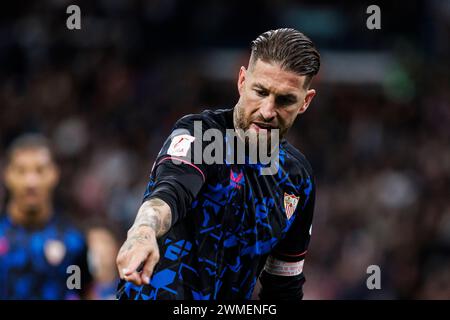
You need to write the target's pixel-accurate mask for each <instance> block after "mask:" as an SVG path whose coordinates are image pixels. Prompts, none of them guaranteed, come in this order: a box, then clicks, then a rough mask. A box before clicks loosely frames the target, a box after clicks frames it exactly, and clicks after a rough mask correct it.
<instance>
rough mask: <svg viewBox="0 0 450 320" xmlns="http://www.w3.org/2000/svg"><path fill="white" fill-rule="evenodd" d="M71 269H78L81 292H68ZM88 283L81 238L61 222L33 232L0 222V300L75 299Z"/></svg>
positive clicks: (84, 248)
mask: <svg viewBox="0 0 450 320" xmlns="http://www.w3.org/2000/svg"><path fill="white" fill-rule="evenodd" d="M70 265H77V266H79V267H80V271H81V274H80V275H81V279H80V281H81V289H80V290H78V289H68V288H67V279H68V277H69V276H70V275H71V274H74V272H73V271H71V270H69V273H67V271H68V270H67V267H68V266H70ZM89 280H90V274H89V271H88V269H87V261H86V243H85V240H84V237H83V236H82V234H81V233H80V232H79V231H77V230H76V229H75V228H73V227H71V226H69V225H67V224H66V223H64V222H63V221H62V219H58V218H52V219H51V221H50V222H49V223H48V224H47V225H46V226H45V227H43V228H41V229H33V230H31V229H26V228H24V227H21V226H18V225H15V224H14V223H13V222H12V221H11V220H10V218H9V217H8V216H7V215H5V216H3V217H2V218H1V219H0V299H52V300H62V299H78V298H80V292H81V290H83V289H86V284H87V282H88V281H89ZM69 282H70V281H69ZM72 283H73V284H75V280H74V282H72Z"/></svg>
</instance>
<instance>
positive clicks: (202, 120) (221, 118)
mask: <svg viewBox="0 0 450 320" xmlns="http://www.w3.org/2000/svg"><path fill="white" fill-rule="evenodd" d="M232 114H233V109H217V110H212V109H205V110H204V111H202V112H200V113H192V114H188V115H185V116H184V117H182V118H180V119H179V120H178V121H177V122H176V123H175V126H174V129H177V128H193V127H194V125H195V123H196V122H198V124H201V128H202V130H206V129H210V128H216V129H224V128H226V127H227V126H228V125H229V122H230V118H231V120H232Z"/></svg>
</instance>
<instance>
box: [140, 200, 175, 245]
mask: <svg viewBox="0 0 450 320" xmlns="http://www.w3.org/2000/svg"><path fill="white" fill-rule="evenodd" d="M171 223H172V213H171V212H170V207H169V206H168V205H167V204H166V203H165V202H164V201H162V200H160V199H157V198H154V199H150V200H148V201H146V202H144V204H143V205H142V206H141V208H140V209H139V212H138V214H137V216H136V220H135V221H134V226H135V227H139V226H148V227H150V228H152V229H153V230H154V231H155V234H156V237H160V236H162V235H164V234H165V233H166V232H167V231H168V230H169V229H170V225H171Z"/></svg>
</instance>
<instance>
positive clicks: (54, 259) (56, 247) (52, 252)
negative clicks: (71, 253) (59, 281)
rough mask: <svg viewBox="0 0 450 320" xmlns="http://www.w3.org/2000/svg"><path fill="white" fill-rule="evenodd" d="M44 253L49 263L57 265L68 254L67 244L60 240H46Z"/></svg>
mask: <svg viewBox="0 0 450 320" xmlns="http://www.w3.org/2000/svg"><path fill="white" fill-rule="evenodd" d="M44 253H45V257H46V258H47V261H48V263H50V264H51V265H52V266H57V265H59V264H60V263H61V262H62V260H63V259H64V256H65V255H66V246H65V245H64V243H62V242H61V241H59V240H48V241H47V242H45V246H44Z"/></svg>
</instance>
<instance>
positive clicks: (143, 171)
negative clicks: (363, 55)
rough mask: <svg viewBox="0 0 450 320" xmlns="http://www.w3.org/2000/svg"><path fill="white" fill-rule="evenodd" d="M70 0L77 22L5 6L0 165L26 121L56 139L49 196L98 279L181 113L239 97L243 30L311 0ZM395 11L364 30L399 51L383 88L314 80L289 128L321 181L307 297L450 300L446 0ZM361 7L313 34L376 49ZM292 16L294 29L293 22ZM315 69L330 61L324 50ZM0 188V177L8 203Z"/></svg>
mask: <svg viewBox="0 0 450 320" xmlns="http://www.w3.org/2000/svg"><path fill="white" fill-rule="evenodd" d="M74 3H77V4H78V5H79V6H80V8H81V12H82V17H83V18H82V29H81V30H79V31H69V30H67V29H66V28H65V19H66V17H67V14H66V13H65V8H66V7H67V6H68V5H69V4H71V2H70V3H69V2H67V1H51V0H47V1H39V3H35V4H33V5H31V4H29V5H28V4H27V5H25V4H21V1H16V2H14V3H8V4H6V3H5V4H2V10H1V12H2V15H3V17H2V19H1V23H0V163H1V162H2V161H4V159H3V154H4V151H5V150H6V148H7V147H8V144H9V143H10V142H11V141H12V140H13V139H14V138H15V137H17V136H18V135H20V134H22V133H24V132H41V133H43V134H44V135H46V136H47V137H48V138H50V139H51V141H52V143H53V145H54V148H55V153H56V158H57V162H58V164H59V166H60V167H61V182H60V185H59V187H58V188H57V191H56V202H57V205H58V207H60V208H62V209H63V210H64V211H65V212H67V213H68V214H69V215H71V216H72V217H74V218H75V219H74V220H76V221H77V222H78V223H79V224H80V227H82V228H84V230H86V232H88V235H89V236H88V238H87V239H88V245H89V248H90V251H91V255H92V256H93V257H94V258H92V259H91V260H92V263H93V265H94V267H93V270H96V272H93V274H94V278H95V280H96V281H97V283H98V285H99V286H101V283H103V282H104V283H108V282H111V279H114V277H115V266H114V259H115V252H117V248H118V245H119V244H120V243H121V242H122V241H123V240H124V237H125V235H126V230H127V229H128V228H129V227H130V226H131V224H132V222H133V220H134V217H135V214H136V212H137V209H138V207H139V205H140V203H141V201H142V196H143V193H144V190H145V186H146V183H147V179H148V176H149V174H150V169H151V167H152V165H153V161H154V159H155V157H156V155H157V153H158V151H159V148H160V147H161V145H162V143H163V141H164V140H165V138H166V136H167V135H168V134H169V132H170V129H171V127H172V125H173V124H174V122H175V121H176V120H177V119H178V118H180V117H181V116H183V115H185V114H188V113H195V112H199V111H201V110H204V109H209V108H211V109H218V108H228V107H233V106H234V104H235V102H236V101H237V90H236V83H235V81H236V79H237V73H238V68H239V67H240V66H241V65H245V63H246V61H247V59H248V54H249V43H250V41H251V40H252V39H254V38H255V37H256V36H257V35H258V34H260V33H261V32H263V31H266V30H267V29H271V28H275V27H279V26H289V25H288V23H289V21H290V22H292V21H293V20H292V19H294V18H295V17H293V16H292V15H289V14H287V13H292V12H294V11H293V10H291V9H292V8H294V7H295V8H296V9H297V10H298V11H301V9H302V8H303V6H304V7H305V8H309V9H310V10H311V6H312V4H308V3H307V2H304V4H297V3H296V2H293V1H282V2H280V4H277V3H278V2H276V1H263V2H262V4H261V5H260V6H251V5H245V4H242V3H235V2H233V1H232V2H230V3H229V2H224V1H208V2H206V1H200V2H199V3H198V4H196V5H191V4H187V3H184V2H182V1H176V0H170V1H96V2H92V1H75V2H74ZM3 6H5V8H3ZM308 6H309V7H308ZM274 7H276V9H277V10H271V9H272V8H274ZM381 7H382V10H383V6H381ZM361 8H363V7H362V6H361V7H357V8H354V7H351V6H350V5H347V6H346V7H345V8H339V7H338V6H337V5H333V4H332V2H330V1H328V2H327V1H319V2H318V4H316V5H315V7H313V9H316V10H319V9H327V10H330V9H335V10H338V11H340V10H343V9H348V10H347V11H348V12H353V13H355V12H358V9H361ZM411 8H413V9H411ZM414 8H415V9H414ZM386 10H388V9H386ZM389 10H391V11H389V12H390V15H389V13H388V12H386V15H383V17H386V20H383V21H385V22H386V24H385V25H384V26H387V27H388V26H391V28H386V30H383V29H382V30H381V31H379V32H380V34H382V33H381V32H384V34H383V36H380V35H378V36H376V38H375V39H374V40H372V41H373V43H376V48H375V49H377V50H381V49H382V50H385V51H386V50H387V51H390V52H392V54H393V56H394V57H395V58H397V59H398V65H399V68H400V69H399V71H397V72H394V71H392V73H390V74H388V75H387V78H386V79H385V81H383V82H381V83H378V84H376V83H375V84H374V83H372V84H357V81H355V82H356V84H354V83H339V81H334V82H330V81H327V79H326V77H325V75H324V76H319V77H318V78H317V79H316V80H315V81H314V82H313V87H315V88H316V90H317V91H318V96H317V97H316V98H315V99H314V101H313V103H312V106H311V108H310V109H309V110H308V112H307V113H306V114H305V115H304V116H303V117H301V118H300V119H299V120H298V122H297V124H296V125H295V126H294V127H293V128H292V130H291V132H290V133H289V139H290V141H291V142H292V143H293V144H294V145H295V146H297V147H298V148H299V149H300V150H301V151H302V152H303V153H304V154H305V155H306V156H307V158H308V159H309V161H310V162H311V164H312V166H313V169H314V171H315V176H316V183H317V190H318V191H317V198H316V210H315V218H314V219H315V220H314V223H313V231H312V240H311V245H310V248H309V253H308V256H307V258H306V264H305V274H306V279H307V281H306V284H305V287H304V291H305V298H306V299H378V298H384V299H398V298H401V299H402V298H403V299H404V298H406V299H408V298H413V299H433V298H437V299H450V200H449V199H450V194H449V193H450V91H449V88H450V71H449V70H450V69H449V68H448V65H449V62H450V59H449V57H450V49H449V47H448V38H449V36H450V23H449V21H450V2H449V1H430V2H428V3H427V4H426V3H425V1H423V2H422V1H416V2H412V5H411V6H410V9H408V10H406V12H405V11H402V8H393V7H392V6H391V7H389ZM395 10H397V11H395ZM281 12H284V13H285V14H281ZM314 12H315V11H314ZM382 12H383V11H382ZM278 13H280V14H278ZM396 13H401V14H405V15H406V14H411V15H413V16H412V17H410V18H411V21H415V23H414V25H411V26H407V27H399V26H398V25H397V24H396V23H394V22H392V21H394V20H395V19H399V20H401V19H402V17H397V18H396V17H395V14H396ZM83 14H86V16H83ZM360 15H361V17H362V18H361V17H359V18H355V20H357V21H355V22H354V23H355V24H356V23H358V22H359V23H361V25H362V26H360V27H359V29H361V30H359V29H358V30H359V31H358V32H354V33H353V35H352V33H350V34H343V35H341V38H340V39H341V42H340V41H335V42H333V41H331V40H327V37H326V34H322V35H321V34H320V33H319V32H318V31H317V38H315V37H314V34H315V33H314V30H312V31H311V32H312V34H311V37H312V38H313V40H315V42H316V45H317V46H318V48H319V50H322V49H324V51H325V50H326V51H333V50H353V51H357V50H359V49H365V50H367V49H368V48H370V47H371V44H372V42H371V41H370V40H367V39H365V40H364V41H363V40H362V39H364V33H365V32H366V33H367V32H368V31H367V29H364V23H365V21H364V17H365V15H364V11H362V12H361V13H360ZM430 16H432V17H434V18H435V19H432V21H433V23H431V22H429V18H430ZM282 17H284V18H282ZM288 18H289V19H290V20H286V19H288ZM282 19H285V20H282ZM388 19H389V20H388ZM393 19H394V20H393ZM415 19H416V20H415ZM240 21H241V23H240ZM318 21H319V20H318ZM395 21H396V20H395ZM317 23H319V22H317ZM342 23H344V22H342ZM305 24H306V22H305ZM309 24H311V22H309ZM295 27H298V28H299V29H300V30H302V23H301V21H300V22H298V24H297V25H295ZM323 27H324V28H326V25H324V26H323ZM305 33H306V34H308V32H307V30H305ZM366 38H367V37H366ZM316 39H317V40H316ZM360 40H361V41H360ZM380 40H382V41H380ZM358 41H360V42H358ZM337 42H339V43H337ZM358 43H361V46H362V47H361V48H358ZM323 68H324V69H327V68H330V66H327V60H326V59H325V58H324V59H323ZM6 199H7V193H6V190H5V188H4V187H3V186H2V187H1V188H0V200H1V202H0V203H1V204H2V206H3V205H4V203H5V201H6ZM96 226H99V227H98V228H97V227H96ZM108 244H111V245H108ZM111 257H113V259H111ZM370 265H378V266H379V267H380V270H381V288H382V289H381V290H368V289H367V286H366V279H367V277H368V276H369V275H368V274H367V272H366V270H367V267H368V266H370ZM105 279H106V280H105Z"/></svg>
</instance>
